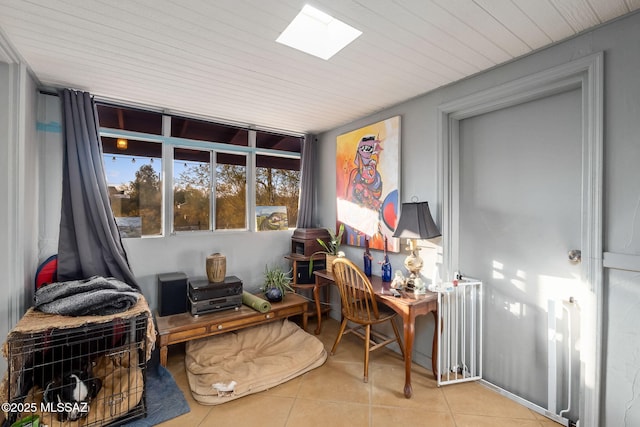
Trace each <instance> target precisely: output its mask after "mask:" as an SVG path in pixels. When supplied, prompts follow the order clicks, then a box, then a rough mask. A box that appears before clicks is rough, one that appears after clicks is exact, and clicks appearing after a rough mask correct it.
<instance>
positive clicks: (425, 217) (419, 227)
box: [393, 202, 442, 239]
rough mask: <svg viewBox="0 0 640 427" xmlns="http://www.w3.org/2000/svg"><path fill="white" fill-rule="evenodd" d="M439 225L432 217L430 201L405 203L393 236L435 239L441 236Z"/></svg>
mask: <svg viewBox="0 0 640 427" xmlns="http://www.w3.org/2000/svg"><path fill="white" fill-rule="evenodd" d="M441 235H442V234H441V233H440V230H439V229H438V226H437V225H436V223H435V222H434V221H433V218H432V217H431V211H430V210H429V203H427V202H418V203H413V202H412V203H403V204H402V211H401V212H400V219H399V220H398V226H397V227H396V231H395V233H393V237H400V238H403V239H433V238H434V237H438V236H441Z"/></svg>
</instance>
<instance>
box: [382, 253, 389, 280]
mask: <svg viewBox="0 0 640 427" xmlns="http://www.w3.org/2000/svg"><path fill="white" fill-rule="evenodd" d="M382 281H383V282H390V281H391V263H390V262H389V257H387V256H385V257H384V262H383V263H382Z"/></svg>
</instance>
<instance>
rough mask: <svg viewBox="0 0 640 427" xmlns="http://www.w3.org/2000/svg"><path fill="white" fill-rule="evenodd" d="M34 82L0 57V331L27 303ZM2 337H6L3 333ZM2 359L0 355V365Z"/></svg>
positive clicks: (31, 266) (33, 244)
mask: <svg viewBox="0 0 640 427" xmlns="http://www.w3.org/2000/svg"><path fill="white" fill-rule="evenodd" d="M36 102H37V101H36V87H35V83H34V81H33V79H32V78H31V77H30V75H29V74H28V73H27V70H26V67H25V66H23V65H20V64H6V63H0V200H1V201H2V202H1V203H0V271H2V272H3V285H2V286H3V290H2V293H3V295H4V297H3V298H1V299H0V301H1V302H0V336H2V337H5V336H6V334H7V333H8V332H9V331H10V330H11V328H12V327H13V325H14V324H15V323H16V322H17V321H18V320H19V319H20V317H21V316H22V315H23V314H24V312H25V311H26V309H27V308H28V307H30V306H31V301H32V298H33V272H35V268H36V266H37V255H38V252H37V247H38V227H37V224H38V209H37V207H38V206H37V200H38V199H37V194H38V168H37V165H38V158H39V156H38V154H37V147H38V135H37V133H36V126H35V124H36V110H37V106H36ZM3 340H4V338H3ZM4 369H6V361H5V360H4V358H2V359H0V370H2V371H4Z"/></svg>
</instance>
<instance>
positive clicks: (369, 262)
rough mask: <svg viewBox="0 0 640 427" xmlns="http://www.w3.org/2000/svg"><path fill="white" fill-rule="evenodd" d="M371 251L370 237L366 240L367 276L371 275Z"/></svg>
mask: <svg viewBox="0 0 640 427" xmlns="http://www.w3.org/2000/svg"><path fill="white" fill-rule="evenodd" d="M372 258H373V257H372V256H371V252H369V239H365V241H364V274H365V275H366V276H367V277H371V260H372Z"/></svg>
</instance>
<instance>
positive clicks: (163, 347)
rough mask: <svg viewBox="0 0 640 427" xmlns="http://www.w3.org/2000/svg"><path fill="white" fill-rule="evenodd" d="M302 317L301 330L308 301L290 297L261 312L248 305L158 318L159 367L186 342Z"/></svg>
mask: <svg viewBox="0 0 640 427" xmlns="http://www.w3.org/2000/svg"><path fill="white" fill-rule="evenodd" d="M296 315H302V328H303V329H306V328H307V300H306V299H304V298H303V297H301V296H300V295H296V294H287V295H286V296H285V298H284V301H282V302H277V303H272V304H271V311H268V312H266V313H260V312H259V311H256V310H254V309H253V308H250V307H247V306H246V305H244V304H243V305H242V306H240V307H239V308H238V309H237V310H234V309H231V310H224V311H218V312H215V313H209V314H201V315H199V316H192V315H191V314H190V313H180V314H173V315H171V316H164V317H161V316H157V318H156V319H157V320H156V321H157V327H158V328H157V329H158V338H157V340H156V343H157V345H158V347H159V348H160V364H161V365H162V366H166V365H167V353H168V347H169V346H170V345H172V344H178V343H181V342H185V341H191V340H195V339H198V338H204V337H209V336H212V335H219V334H224V333H227V332H231V331H236V330H239V329H244V328H249V327H251V326H256V325H260V324H262V323H267V322H273V321H274V320H278V319H286V318H287V317H290V316H296Z"/></svg>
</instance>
